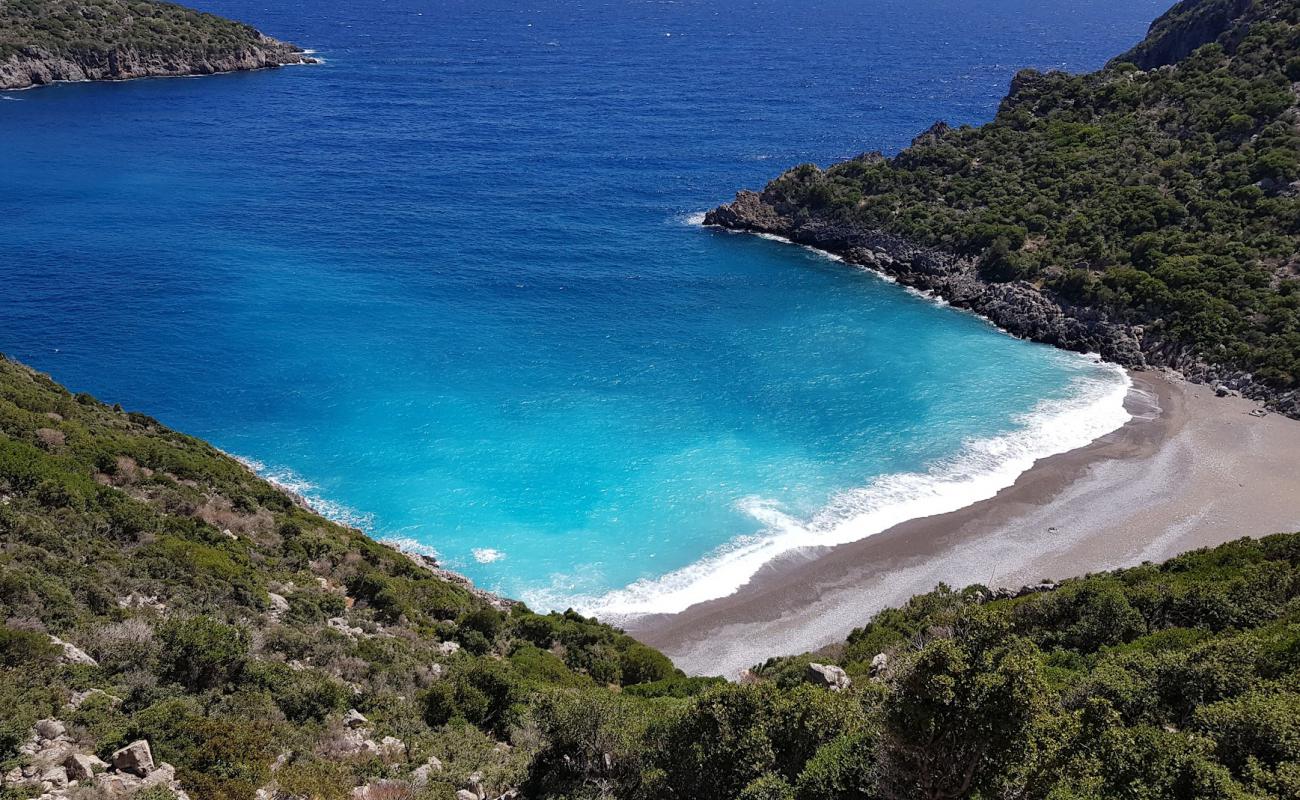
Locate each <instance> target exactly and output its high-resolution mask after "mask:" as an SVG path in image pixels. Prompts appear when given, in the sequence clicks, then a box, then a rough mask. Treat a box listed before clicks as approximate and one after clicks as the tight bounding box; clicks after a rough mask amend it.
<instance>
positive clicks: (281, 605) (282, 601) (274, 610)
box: [266, 592, 289, 617]
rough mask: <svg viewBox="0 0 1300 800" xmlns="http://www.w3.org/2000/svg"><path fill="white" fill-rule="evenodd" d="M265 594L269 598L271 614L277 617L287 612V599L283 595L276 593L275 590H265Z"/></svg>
mask: <svg viewBox="0 0 1300 800" xmlns="http://www.w3.org/2000/svg"><path fill="white" fill-rule="evenodd" d="M266 596H267V597H268V598H269V599H270V600H271V616H273V617H278V616H280V615H281V614H284V613H286V612H288V610H289V601H288V599H287V598H285V596H284V595H282V594H276V593H275V592H267V593H266Z"/></svg>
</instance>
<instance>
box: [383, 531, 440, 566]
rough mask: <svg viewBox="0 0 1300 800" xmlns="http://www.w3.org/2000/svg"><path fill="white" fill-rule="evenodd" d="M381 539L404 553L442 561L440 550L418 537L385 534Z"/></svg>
mask: <svg viewBox="0 0 1300 800" xmlns="http://www.w3.org/2000/svg"><path fill="white" fill-rule="evenodd" d="M379 541H381V542H383V543H384V544H386V545H388V546H389V547H396V548H397V549H398V550H401V551H402V552H403V553H412V554H414V555H417V556H428V557H429V558H432V559H433V560H434V561H440V560H441V558H442V557H441V556H439V555H438V551H437V550H435V549H434V548H433V546H432V545H428V544H425V543H424V542H421V541H419V540H418V539H412V538H411V537H409V536H383V537H380V539H379Z"/></svg>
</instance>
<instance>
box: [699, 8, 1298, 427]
mask: <svg viewBox="0 0 1300 800" xmlns="http://www.w3.org/2000/svg"><path fill="white" fill-rule="evenodd" d="M1141 67H1147V68H1149V69H1148V70H1147V71H1143V69H1141ZM1297 87H1300V5H1297V4H1296V3H1295V2H1294V1H1293V0H1184V2H1182V3H1179V4H1178V5H1177V6H1175V7H1174V8H1173V9H1171V10H1170V11H1169V12H1168V13H1167V14H1165V15H1164V16H1162V17H1161V18H1160V19H1159V20H1157V21H1156V22H1155V23H1154V24H1153V25H1152V28H1151V31H1150V34H1149V36H1148V37H1147V39H1146V40H1144V41H1143V42H1142V43H1141V44H1139V45H1138V46H1137V47H1135V48H1134V49H1133V50H1132V51H1130V52H1129V53H1127V54H1125V55H1123V56H1121V57H1119V58H1117V59H1116V60H1114V61H1112V62H1111V63H1110V64H1109V65H1108V66H1107V67H1106V68H1105V69H1102V70H1100V71H1098V72H1095V73H1091V74H1087V75H1068V74H1064V73H1059V72H1053V73H1047V74H1040V73H1037V72H1034V71H1031V70H1026V71H1023V72H1021V73H1019V74H1017V75H1016V76H1015V78H1014V80H1013V81H1012V84H1011V91H1010V94H1008V96H1007V97H1006V99H1005V100H1003V102H1002V104H1001V107H1000V109H999V111H998V113H997V116H996V118H995V119H994V120H993V122H991V123H989V124H987V125H983V126H980V127H962V128H959V129H954V128H951V127H949V126H947V125H945V124H943V123H938V124H936V125H935V126H934V127H933V128H931V129H930V130H928V131H926V132H925V133H923V134H922V135H920V136H918V137H917V138H916V140H915V141H914V142H913V144H912V146H911V147H909V148H907V149H905V150H903V151H902V152H900V153H899V154H898V155H896V156H894V157H893V158H884V157H883V156H881V155H880V154H878V153H869V154H865V155H862V156H859V157H858V158H855V159H852V160H850V161H847V162H844V163H841V164H836V165H834V166H832V167H830V168H829V169H825V170H823V169H820V168H818V167H816V166H814V165H810V164H805V165H802V166H799V167H796V168H794V169H792V170H790V171H789V172H786V173H785V174H784V175H781V176H780V177H778V178H777V179H776V180H774V181H772V182H771V183H770V184H768V186H767V187H766V188H765V189H764V190H763V192H762V193H761V194H757V193H753V192H741V193H740V194H739V195H738V196H737V199H736V201H735V202H734V203H731V204H729V205H726V206H723V207H721V208H718V209H715V210H713V211H712V212H710V213H709V215H708V216H707V218H706V222H707V223H708V224H712V225H718V226H722V227H726V228H730V229H735V230H747V231H761V232H768V233H775V234H779V235H781V236H785V237H787V238H790V239H793V240H795V241H797V242H800V243H804V244H810V245H813V246H816V247H820V248H823V249H826V250H830V251H832V252H835V253H838V254H841V255H843V256H844V257H845V258H846V260H848V261H850V262H853V263H857V264H862V265H866V266H870V267H872V268H875V269H879V270H882V271H884V272H886V273H888V274H890V275H893V276H895V277H896V278H898V280H899V281H901V282H903V283H905V284H907V285H910V286H915V287H918V288H921V289H925V290H928V291H933V292H935V293H937V294H939V295H941V296H943V297H945V298H947V299H949V300H950V301H951V302H953V304H954V305H958V306H961V307H965V308H970V309H972V310H974V311H977V312H978V313H981V314H983V315H985V316H987V317H989V318H990V319H992V320H993V321H994V322H996V323H997V324H999V325H1000V326H1002V327H1004V328H1006V329H1007V330H1009V331H1011V332H1012V333H1014V334H1016V335H1019V336H1022V337H1025V338H1030V339H1034V340H1037V341H1043V342H1047V343H1050V344H1054V345H1058V346H1061V347H1065V348H1069V349H1073V350H1080V351H1096V352H1100V353H1101V354H1102V355H1103V356H1105V357H1106V358H1108V359H1110V360H1112V361H1115V362H1117V363H1120V364H1124V365H1126V366H1135V367H1142V366H1148V365H1150V366H1160V367H1171V368H1175V369H1178V370H1181V371H1183V372H1184V373H1185V374H1186V375H1187V377H1189V378H1192V379H1194V380H1200V381H1203V382H1206V383H1213V384H1218V383H1223V384H1226V385H1227V388H1229V389H1233V390H1240V391H1241V392H1242V393H1244V394H1246V395H1247V396H1250V397H1253V398H1256V399H1259V400H1263V401H1265V402H1266V403H1268V404H1269V405H1270V406H1271V407H1272V408H1274V409H1277V410H1279V411H1282V412H1284V413H1287V414H1289V415H1291V416H1300V392H1298V391H1297V390H1298V389H1300V110H1298V109H1297V103H1298V100H1297V97H1298V88H1297Z"/></svg>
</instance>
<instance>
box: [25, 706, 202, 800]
mask: <svg viewBox="0 0 1300 800" xmlns="http://www.w3.org/2000/svg"><path fill="white" fill-rule="evenodd" d="M18 754H19V756H20V757H22V759H23V761H24V763H23V764H22V766H18V767H14V768H13V769H11V770H9V771H8V772H6V773H5V774H4V775H3V777H2V778H0V789H9V788H14V789H18V790H21V791H24V792H26V793H29V794H32V795H33V796H37V797H38V800H71V798H82V797H102V798H107V799H108V800H117V799H118V798H127V797H131V796H134V795H135V794H137V793H139V792H140V791H142V790H144V789H150V788H153V787H155V786H161V787H165V788H166V789H168V790H169V791H171V793H172V794H173V795H175V797H176V798H177V800H189V796H188V795H187V794H186V793H185V791H184V789H182V788H181V785H180V783H178V782H177V780H176V769H175V768H174V767H173V766H172V765H171V764H166V763H163V764H155V763H154V760H153V753H152V751H151V750H150V748H149V743H148V742H146V741H144V740H143V739H141V740H138V741H135V742H132V743H131V744H129V745H127V746H126V747H123V748H122V749H120V750H118V751H117V752H115V753H113V757H112V761H113V763H112V764H111V765H109V764H105V763H104V762H103V761H101V760H100V759H99V758H97V757H95V755H94V754H93V753H89V752H86V748H84V747H83V746H82V744H81V743H80V742H78V741H76V740H75V739H74V738H73V737H72V736H71V735H70V734H69V733H68V730H67V726H65V725H64V724H63V723H62V722H61V721H59V720H57V719H43V720H41V721H39V722H37V723H36V725H35V726H34V727H33V729H32V733H31V737H30V738H29V739H28V740H27V741H26V742H25V743H24V744H23V745H21V746H20V747H19V748H18Z"/></svg>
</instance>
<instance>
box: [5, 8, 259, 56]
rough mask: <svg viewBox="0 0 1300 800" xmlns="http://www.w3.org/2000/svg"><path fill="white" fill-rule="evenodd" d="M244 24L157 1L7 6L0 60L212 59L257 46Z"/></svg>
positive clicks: (254, 33)
mask: <svg viewBox="0 0 1300 800" xmlns="http://www.w3.org/2000/svg"><path fill="white" fill-rule="evenodd" d="M260 38H261V34H259V33H258V32H257V31H256V30H255V29H253V28H252V27H250V26H248V25H245V24H243V23H240V22H234V21H232V20H228V19H223V18H222V17H218V16H215V15H213V14H205V13H203V12H201V11H195V10H193V9H190V8H186V7H184V6H178V5H174V4H172V3H162V2H156V0H4V2H0V60H3V59H5V58H8V57H9V56H11V55H13V54H15V53H18V52H21V51H23V50H24V49H27V48H31V47H36V48H40V49H42V50H45V51H47V52H49V53H50V54H53V55H56V56H78V55H84V54H88V53H108V52H111V51H114V50H135V51H138V52H140V53H153V54H161V55H170V56H186V57H195V58H208V57H214V56H224V55H229V54H232V53H238V52H240V51H242V50H245V49H248V48H250V47H253V46H255V45H257V44H258V43H259V41H260Z"/></svg>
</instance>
